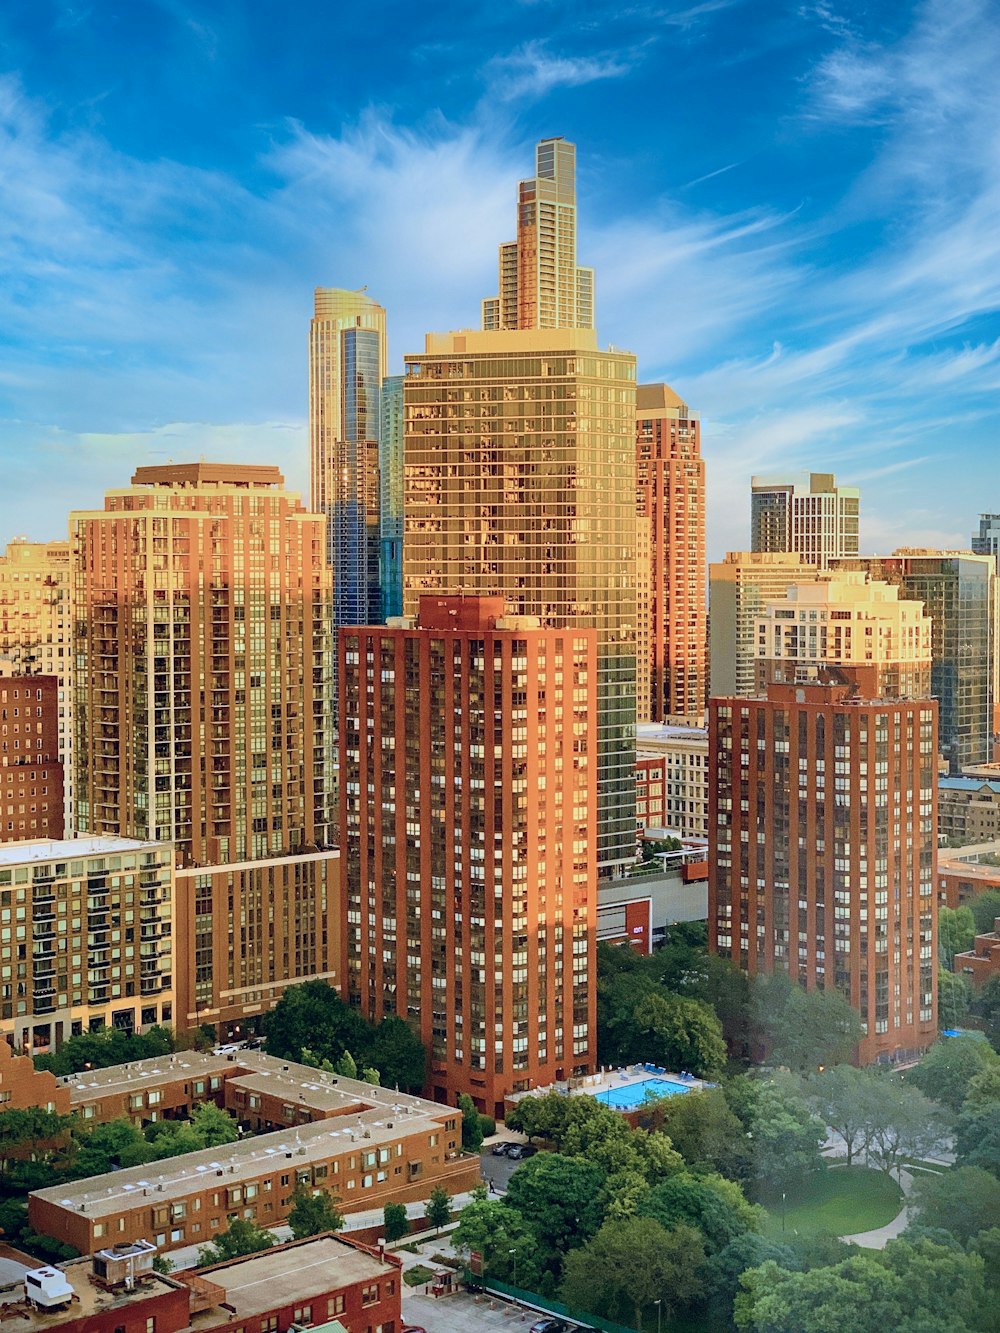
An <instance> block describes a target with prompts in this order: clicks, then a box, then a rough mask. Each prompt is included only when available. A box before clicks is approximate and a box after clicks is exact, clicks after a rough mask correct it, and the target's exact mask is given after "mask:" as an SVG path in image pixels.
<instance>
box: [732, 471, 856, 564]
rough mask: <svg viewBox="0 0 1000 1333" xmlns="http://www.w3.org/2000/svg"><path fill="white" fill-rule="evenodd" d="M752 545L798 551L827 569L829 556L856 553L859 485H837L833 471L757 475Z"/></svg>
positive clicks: (752, 502)
mask: <svg viewBox="0 0 1000 1333" xmlns="http://www.w3.org/2000/svg"><path fill="white" fill-rule="evenodd" d="M751 487H752V494H751V507H750V548H751V550H754V551H797V552H798V553H799V555H801V556H802V558H803V560H806V561H808V562H809V563H810V564H812V565H816V566H817V567H818V568H819V569H826V567H827V565H828V564H829V563H830V561H831V560H836V559H838V558H839V557H841V556H850V555H857V553H858V514H859V509H860V504H861V499H860V492H859V491H858V489H857V487H856V486H838V485H837V484H836V482H835V480H834V476H833V473H832V472H810V473H808V474H807V473H804V472H803V473H799V474H797V475H795V476H791V477H753V478H752V480H751Z"/></svg>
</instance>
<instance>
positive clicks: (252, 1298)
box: [181, 1236, 399, 1328]
mask: <svg viewBox="0 0 1000 1333" xmlns="http://www.w3.org/2000/svg"><path fill="white" fill-rule="evenodd" d="M398 1272H399V1267H398V1266H397V1265H396V1264H394V1263H390V1262H387V1261H385V1260H382V1259H379V1258H378V1257H377V1256H376V1255H374V1254H369V1253H368V1252H367V1251H365V1250H361V1249H357V1248H356V1247H355V1246H354V1245H350V1244H348V1243H347V1242H346V1241H343V1240H339V1239H338V1238H337V1237H336V1236H316V1237H313V1238H312V1239H310V1240H306V1241H299V1242H297V1243H293V1244H291V1245H282V1246H279V1247H277V1248H275V1249H273V1250H265V1251H263V1252H262V1253H261V1254H251V1255H248V1256H247V1257H246V1258H244V1259H233V1260H230V1261H229V1262H228V1263H224V1264H215V1265H213V1266H211V1267H208V1268H199V1269H197V1270H195V1272H194V1273H193V1274H192V1276H193V1277H195V1278H199V1277H203V1278H204V1279H205V1280H206V1282H210V1283H212V1284H213V1286H216V1287H220V1288H222V1289H223V1291H224V1292H225V1296H224V1298H223V1299H224V1300H225V1308H224V1309H220V1308H218V1307H214V1308H212V1309H208V1310H203V1311H201V1312H200V1313H198V1314H195V1315H194V1316H193V1318H192V1320H191V1326H192V1328H211V1327H212V1326H213V1325H215V1324H222V1323H232V1321H233V1319H252V1318H253V1317H254V1316H255V1315H260V1314H263V1313H265V1312H266V1311H268V1310H273V1309H275V1308H276V1307H278V1306H285V1305H303V1304H305V1303H306V1302H308V1301H309V1300H310V1299H311V1298H312V1297H315V1296H321V1295H322V1294H323V1293H324V1292H326V1291H330V1290H331V1288H333V1287H337V1286H345V1287H346V1286H348V1285H351V1284H353V1283H355V1282H370V1281H372V1280H373V1279H378V1278H383V1277H388V1276H390V1275H393V1274H397V1273H398ZM181 1280H183V1278H182V1279H181ZM193 1285H196V1284H193Z"/></svg>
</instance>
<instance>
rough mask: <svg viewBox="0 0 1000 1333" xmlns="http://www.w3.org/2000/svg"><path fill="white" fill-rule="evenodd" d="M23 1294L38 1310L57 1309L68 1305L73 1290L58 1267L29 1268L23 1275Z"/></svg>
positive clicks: (71, 1298)
mask: <svg viewBox="0 0 1000 1333" xmlns="http://www.w3.org/2000/svg"><path fill="white" fill-rule="evenodd" d="M24 1294H25V1296H27V1298H28V1300H29V1301H30V1302H31V1304H32V1305H34V1306H35V1307H36V1308H37V1309H39V1310H58V1309H60V1308H61V1307H62V1306H65V1305H69V1304H70V1302H71V1301H72V1300H73V1296H74V1294H75V1293H74V1291H73V1288H72V1287H71V1286H70V1284H69V1283H68V1282H67V1281H66V1274H65V1273H61V1272H60V1271H59V1269H58V1268H49V1267H45V1268H30V1269H29V1270H28V1271H27V1272H26V1273H25V1275H24Z"/></svg>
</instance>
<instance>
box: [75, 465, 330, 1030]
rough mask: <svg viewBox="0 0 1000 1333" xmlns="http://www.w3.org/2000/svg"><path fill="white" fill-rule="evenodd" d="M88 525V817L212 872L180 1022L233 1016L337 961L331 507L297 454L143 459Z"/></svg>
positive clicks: (81, 741) (196, 897) (187, 946)
mask: <svg viewBox="0 0 1000 1333" xmlns="http://www.w3.org/2000/svg"><path fill="white" fill-rule="evenodd" d="M71 531H72V534H73V543H74V604H75V608H76V652H77V661H78V665H79V670H78V672H77V676H76V685H77V699H76V726H77V745H76V760H77V828H78V830H79V831H80V833H82V834H84V833H85V834H91V835H105V834H122V835H125V836H130V837H136V838H140V839H143V840H146V839H150V840H156V841H161V842H166V841H170V842H172V843H173V844H174V847H175V849H176V852H177V855H178V859H179V863H180V865H181V866H182V867H183V868H184V869H185V870H198V871H199V873H198V874H192V875H184V876H183V878H182V879H181V880H179V881H178V891H179V892H181V893H182V896H183V898H184V901H183V902H182V903H180V904H179V905H178V920H179V921H180V922H181V923H182V924H183V931H184V934H183V935H181V936H179V937H178V953H179V956H180V957H181V958H182V959H183V960H184V964H185V967H184V978H183V982H182V985H181V995H182V997H183V998H182V1006H183V1007H182V1009H181V1010H180V1011H179V1012H178V1015H177V1023H178V1026H180V1027H185V1026H188V1025H193V1024H195V1023H196V1022H197V1023H200V1022H211V1023H215V1024H217V1025H219V1026H220V1027H221V1026H222V1025H224V1024H232V1023H235V1022H237V1021H238V1018H237V1015H238V1014H239V1012H240V1011H241V1009H243V1010H245V1012H246V1013H248V1014H257V1013H259V1012H261V1010H262V1008H267V1007H269V1006H270V1004H272V1003H274V1002H276V1000H277V999H278V998H279V996H280V993H281V990H282V988H283V987H284V985H287V984H292V983H294V982H295V981H298V980H303V979H304V978H306V977H309V976H315V975H321V976H332V974H333V958H334V949H335V948H336V940H335V934H336V932H335V930H333V929H331V922H332V918H333V915H334V912H333V904H332V900H331V896H330V893H329V885H331V884H332V882H333V878H334V873H333V869H332V868H331V867H333V863H334V860H335V853H334V852H332V851H330V850H329V849H330V848H331V847H332V845H333V842H334V826H333V810H332V799H331V786H332V774H333V715H332V714H333V709H332V670H333V662H332V653H331V647H330V644H331V640H330V599H331V587H330V570H329V566H328V565H327V563H326V559H325V534H324V519H323V517H322V515H319V514H310V513H308V512H307V511H306V510H305V508H304V507H303V505H302V503H301V501H300V499H299V497H298V496H297V495H295V494H293V493H291V492H289V491H286V490H285V488H284V482H283V478H282V476H281V473H280V472H279V471H278V469H277V468H271V467H240V466H234V465H221V464H208V463H197V464H183V465H177V466H174V465H170V466H166V467H152V468H140V469H139V470H138V471H137V473H136V474H135V477H134V478H133V484H132V486H131V487H129V488H126V489H124V490H121V491H112V492H111V493H110V494H109V495H108V496H107V498H106V501H105V508H104V510H101V511H97V512H92V513H81V514H74V515H73V516H72V519H71ZM317 853H321V854H322V855H317ZM248 863H253V864H252V865H248ZM223 930H224V931H225V934H224V935H222V934H221V932H222V931H223ZM208 937H210V938H211V949H210V950H209V949H208V948H207V946H205V947H203V946H202V944H201V941H202V940H204V939H206V938H208ZM220 941H221V944H220ZM276 942H277V944H278V949H277V950H276V949H275V943H276ZM220 949H222V950H223V951H224V953H223V956H221V957H220V952H219V951H220ZM199 954H200V955H202V957H201V959H199V957H198V956H199ZM192 974H193V975H192ZM209 980H210V981H211V986H209V985H208V981H209Z"/></svg>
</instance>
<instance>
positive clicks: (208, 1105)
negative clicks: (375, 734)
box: [191, 1102, 240, 1148]
mask: <svg viewBox="0 0 1000 1333" xmlns="http://www.w3.org/2000/svg"><path fill="white" fill-rule="evenodd" d="M191 1128H192V1129H193V1130H194V1132H195V1134H197V1136H198V1138H199V1139H200V1140H201V1146H202V1147H203V1148H221V1147H222V1145H223V1144H225V1143H235V1142H236V1141H237V1139H238V1138H239V1137H240V1127H239V1125H238V1124H237V1123H236V1121H235V1120H234V1119H233V1117H232V1116H231V1115H230V1114H229V1113H228V1111H223V1110H221V1109H220V1108H219V1107H218V1106H216V1104H215V1103H214V1102H201V1103H200V1104H199V1105H198V1106H196V1107H195V1108H194V1110H193V1111H192V1112H191Z"/></svg>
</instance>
